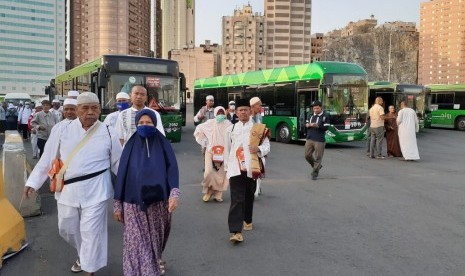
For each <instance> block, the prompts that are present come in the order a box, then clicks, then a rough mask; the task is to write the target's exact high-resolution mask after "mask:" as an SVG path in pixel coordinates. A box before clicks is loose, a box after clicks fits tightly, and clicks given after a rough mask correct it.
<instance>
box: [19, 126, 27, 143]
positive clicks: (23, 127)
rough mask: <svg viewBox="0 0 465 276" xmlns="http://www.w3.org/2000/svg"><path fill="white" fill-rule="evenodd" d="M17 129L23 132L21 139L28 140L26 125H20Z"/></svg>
mask: <svg viewBox="0 0 465 276" xmlns="http://www.w3.org/2000/svg"><path fill="white" fill-rule="evenodd" d="M19 127H20V129H21V131H22V132H23V139H27V138H29V129H28V127H27V124H20V125H19Z"/></svg>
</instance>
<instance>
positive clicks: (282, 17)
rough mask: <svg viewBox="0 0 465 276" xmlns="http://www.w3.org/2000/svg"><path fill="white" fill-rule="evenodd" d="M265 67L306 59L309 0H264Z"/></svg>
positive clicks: (309, 41) (290, 63)
mask: <svg viewBox="0 0 465 276" xmlns="http://www.w3.org/2000/svg"><path fill="white" fill-rule="evenodd" d="M264 8H265V18H266V34H267V36H266V40H267V42H266V49H265V52H266V66H267V68H274V67H283V66H288V65H296V64H304V63H310V56H311V46H310V45H311V33H310V27H311V10H312V2H311V0H266V1H265V7H264Z"/></svg>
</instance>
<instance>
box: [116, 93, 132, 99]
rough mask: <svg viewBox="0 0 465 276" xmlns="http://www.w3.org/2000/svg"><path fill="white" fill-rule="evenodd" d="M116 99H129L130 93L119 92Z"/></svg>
mask: <svg viewBox="0 0 465 276" xmlns="http://www.w3.org/2000/svg"><path fill="white" fill-rule="evenodd" d="M116 99H126V100H129V99H130V98H129V95H128V93H126V92H119V93H118V94H116Z"/></svg>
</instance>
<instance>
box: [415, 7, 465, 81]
mask: <svg viewBox="0 0 465 276" xmlns="http://www.w3.org/2000/svg"><path fill="white" fill-rule="evenodd" d="M419 40H420V41H419V57H418V82H419V83H421V84H457V83H465V62H464V61H465V2H464V1H463V0H434V1H429V2H423V3H421V5H420V38H419Z"/></svg>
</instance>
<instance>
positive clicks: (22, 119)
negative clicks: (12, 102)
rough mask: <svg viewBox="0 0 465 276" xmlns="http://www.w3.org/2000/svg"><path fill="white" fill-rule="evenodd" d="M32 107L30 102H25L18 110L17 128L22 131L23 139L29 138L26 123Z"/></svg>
mask: <svg viewBox="0 0 465 276" xmlns="http://www.w3.org/2000/svg"><path fill="white" fill-rule="evenodd" d="M31 113H32V108H31V103H30V102H26V104H25V105H24V106H22V107H20V108H19V110H18V126H19V129H20V130H21V131H22V132H23V139H24V140H27V139H28V138H29V129H28V126H27V123H28V121H29V116H31Z"/></svg>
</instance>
